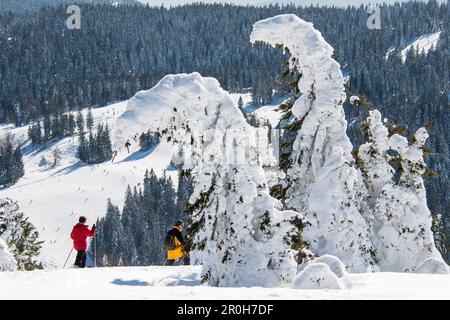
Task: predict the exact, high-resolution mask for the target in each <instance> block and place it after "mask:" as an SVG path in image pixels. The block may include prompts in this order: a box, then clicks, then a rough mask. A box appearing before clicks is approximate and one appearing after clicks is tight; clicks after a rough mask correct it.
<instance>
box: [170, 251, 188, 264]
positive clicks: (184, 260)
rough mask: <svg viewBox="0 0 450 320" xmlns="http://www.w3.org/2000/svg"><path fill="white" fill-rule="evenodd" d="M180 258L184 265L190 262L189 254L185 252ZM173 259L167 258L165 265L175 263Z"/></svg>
mask: <svg viewBox="0 0 450 320" xmlns="http://www.w3.org/2000/svg"><path fill="white" fill-rule="evenodd" d="M182 259H183V265H184V266H188V265H190V264H191V258H190V257H189V254H185V255H184V256H183V258H182ZM175 261H176V260H167V262H166V266H173V265H174V264H175Z"/></svg>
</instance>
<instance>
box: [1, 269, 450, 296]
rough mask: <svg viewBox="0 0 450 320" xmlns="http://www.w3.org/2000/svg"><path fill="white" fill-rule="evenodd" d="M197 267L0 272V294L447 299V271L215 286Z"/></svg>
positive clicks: (449, 278)
mask: <svg viewBox="0 0 450 320" xmlns="http://www.w3.org/2000/svg"><path fill="white" fill-rule="evenodd" d="M200 269H201V267H133V268H98V269H85V270H75V269H70V270H51V271H33V272H0V285H1V288H2V289H4V290H0V299H36V298H37V297H39V299H100V298H101V299H171V300H183V299H186V297H189V299H193V300H197V299H208V300H228V299H230V300H231V299H232V300H236V299H251V300H254V299H264V300H276V299H295V300H300V299H301V300H303V299H450V276H448V275H424V274H410V273H409V274H408V273H405V274H402V273H365V274H349V275H347V276H346V278H345V279H344V280H345V282H346V284H347V288H346V289H343V290H296V289H267V288H265V289H262V288H258V287H253V288H215V287H207V286H203V285H201V284H200V280H199V275H200Z"/></svg>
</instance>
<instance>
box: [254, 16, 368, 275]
mask: <svg viewBox="0 0 450 320" xmlns="http://www.w3.org/2000/svg"><path fill="white" fill-rule="evenodd" d="M251 42H252V43H256V42H264V43H267V44H270V45H271V46H273V47H282V48H284V49H286V50H287V51H288V52H289V53H290V54H291V58H290V61H289V66H290V69H291V70H296V71H297V72H298V74H299V75H300V79H299V82H298V89H299V91H300V93H301V96H300V98H298V99H297V100H296V101H295V103H294V105H293V107H292V109H291V112H292V115H293V116H294V117H296V118H297V119H299V120H301V121H299V127H298V128H296V131H297V136H296V139H295V142H294V144H293V148H292V153H291V156H290V157H291V158H290V168H289V169H288V170H287V180H286V194H285V203H286V206H287V208H292V209H294V210H296V211H298V212H300V213H302V214H304V215H305V217H306V219H307V220H308V222H309V223H310V224H309V225H308V226H307V227H306V228H305V229H304V230H303V237H304V239H305V240H306V241H308V243H309V245H310V249H311V250H312V251H313V252H314V253H316V254H319V255H322V254H332V255H335V256H337V257H339V258H340V259H341V260H342V261H343V262H344V263H345V265H346V267H347V268H348V269H349V270H350V271H359V272H364V271H367V270H373V269H374V266H375V264H376V263H375V257H374V256H375V252H374V249H373V245H372V242H371V240H370V226H369V223H368V221H370V220H371V218H370V214H369V213H368V212H367V211H366V210H365V204H364V199H365V198H366V193H367V192H366V189H365V187H364V184H363V182H362V178H361V174H360V172H359V171H358V170H357V169H356V168H355V166H354V160H353V157H352V155H351V152H352V149H353V147H352V144H351V142H350V140H349V138H348V136H347V134H346V129H347V122H346V120H345V116H344V109H343V103H344V101H345V94H344V77H343V75H342V72H341V70H340V66H339V64H338V63H337V62H336V61H335V60H334V59H333V58H332V54H333V48H332V47H331V46H330V45H329V44H328V43H327V42H326V41H325V40H324V39H323V37H322V35H321V34H320V33H319V32H318V31H317V30H315V29H314V27H313V25H312V24H311V23H308V22H305V21H303V20H302V19H300V18H298V17H297V16H295V15H290V14H288V15H280V16H276V17H273V18H269V19H266V20H262V21H259V22H257V23H256V24H255V25H254V28H253V32H252V34H251Z"/></svg>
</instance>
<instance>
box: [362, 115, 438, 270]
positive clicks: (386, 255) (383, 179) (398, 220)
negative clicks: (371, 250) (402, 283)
mask: <svg viewBox="0 0 450 320" xmlns="http://www.w3.org/2000/svg"><path fill="white" fill-rule="evenodd" d="M363 128H364V131H365V133H366V137H367V142H366V143H365V144H363V145H362V146H361V147H360V148H359V152H358V159H359V161H360V165H361V167H362V170H363V173H364V179H365V182H366V184H367V186H368V189H369V194H370V198H369V199H370V201H369V205H370V208H371V209H372V211H373V213H374V218H375V220H374V223H373V229H374V234H373V242H374V244H375V247H376V249H377V253H378V258H379V265H380V268H381V270H382V271H392V272H405V271H414V270H415V268H417V266H418V265H419V264H420V263H422V262H423V261H424V260H426V259H427V258H435V259H441V260H442V258H441V255H440V254H439V252H438V250H437V249H436V246H435V244H434V239H433V233H432V231H431V225H432V219H431V214H430V211H429V210H428V207H427V201H426V191H425V186H424V183H423V178H422V176H423V174H424V173H425V171H426V164H425V162H424V160H423V147H424V145H425V142H426V139H427V138H428V134H427V131H426V129H425V128H420V129H419V130H417V132H416V133H415V135H414V137H413V142H412V143H408V140H407V139H406V138H405V137H403V136H401V135H399V134H394V135H392V136H391V137H389V132H388V128H387V127H386V126H385V124H384V123H383V121H382V117H381V114H380V112H378V111H377V110H374V111H370V113H369V116H368V118H367V119H366V121H365V122H364V124H363ZM392 151H394V152H395V153H396V155H393V156H391V155H389V152H390V153H391V154H393V153H392ZM392 161H396V162H397V163H398V164H399V170H400V172H399V173H398V174H399V181H398V182H395V181H394V178H393V177H394V173H395V170H394V168H393V167H392V166H391V165H390V162H392Z"/></svg>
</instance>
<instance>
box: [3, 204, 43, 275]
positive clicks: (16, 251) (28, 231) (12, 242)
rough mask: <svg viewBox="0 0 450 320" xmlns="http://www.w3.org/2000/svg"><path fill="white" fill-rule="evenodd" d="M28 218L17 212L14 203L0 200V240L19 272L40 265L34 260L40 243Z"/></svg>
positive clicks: (16, 206) (16, 205)
mask: <svg viewBox="0 0 450 320" xmlns="http://www.w3.org/2000/svg"><path fill="white" fill-rule="evenodd" d="M38 238H39V234H38V232H37V231H36V229H35V227H34V226H33V225H32V224H31V223H30V222H29V221H28V218H27V217H25V215H24V214H23V213H22V212H20V211H19V206H18V204H17V203H16V202H14V201H12V200H10V199H0V239H2V240H3V241H4V242H5V243H6V244H7V246H8V248H9V252H10V253H11V254H12V255H13V257H14V259H15V261H16V262H17V267H18V269H19V270H33V269H37V268H40V267H41V265H40V263H38V262H37V261H36V260H35V259H36V257H37V256H38V255H39V251H40V249H41V244H42V242H40V241H39V239H38Z"/></svg>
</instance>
